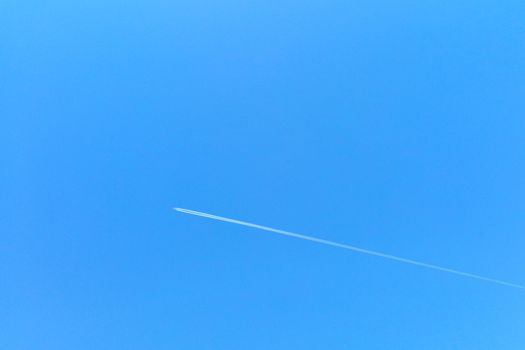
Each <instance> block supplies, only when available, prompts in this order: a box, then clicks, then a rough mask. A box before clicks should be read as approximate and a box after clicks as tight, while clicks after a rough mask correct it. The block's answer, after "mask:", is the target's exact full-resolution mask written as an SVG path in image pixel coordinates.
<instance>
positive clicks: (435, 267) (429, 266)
mask: <svg viewBox="0 0 525 350" xmlns="http://www.w3.org/2000/svg"><path fill="white" fill-rule="evenodd" d="M173 209H175V210H176V211H179V212H181V213H185V214H190V215H196V216H201V217H205V218H208V219H213V220H219V221H225V222H230V223H232V224H237V225H243V226H248V227H253V228H257V229H259V230H264V231H270V232H274V233H278V234H280V235H284V236H289V237H295V238H299V239H304V240H307V241H312V242H316V243H321V244H325V245H329V246H332V247H337V248H343V249H348V250H351V251H354V252H358V253H363V254H368V255H373V256H379V257H381V258H385V259H390V260H395V261H399V262H402V263H405V264H411V265H416V266H421V267H425V268H427V269H432V270H438V271H443V272H448V273H453V274H455V275H460V276H463V277H469V278H475V279H477V280H482V281H485V282H491V283H497V284H501V285H504V286H507V287H513V288H519V289H525V286H522V285H519V284H515V283H510V282H505V281H501V280H497V279H493V278H489V277H484V276H480V275H476V274H473V273H468V272H463V271H459V270H454V269H449V268H446V267H442V266H438V265H432V264H427V263H424V262H420V261H416V260H411V259H406V258H402V257H399V256H395V255H390V254H385V253H381V252H376V251H373V250H368V249H363V248H359V247H354V246H351V245H348V244H343V243H337V242H333V241H328V240H326V239H321V238H316V237H311V236H305V235H302V234H299V233H293V232H289V231H284V230H279V229H276V228H271V227H267V226H262V225H257V224H252V223H249V222H245V221H240V220H235V219H230V218H225V217H222V216H217V215H212V214H207V213H202V212H200V211H195V210H189V209H183V208H173Z"/></svg>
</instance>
